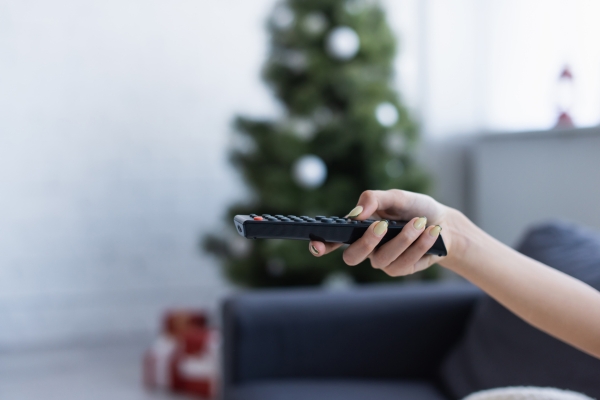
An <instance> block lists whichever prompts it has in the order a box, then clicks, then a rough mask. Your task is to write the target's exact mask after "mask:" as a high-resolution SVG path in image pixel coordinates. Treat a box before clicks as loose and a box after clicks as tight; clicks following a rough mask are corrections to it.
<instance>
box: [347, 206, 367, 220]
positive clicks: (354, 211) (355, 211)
mask: <svg viewBox="0 0 600 400" xmlns="http://www.w3.org/2000/svg"><path fill="white" fill-rule="evenodd" d="M361 212H363V208H362V206H356V207H354V208H353V209H352V211H350V212H349V213H348V215H346V216H345V217H344V218H348V217H349V218H354V217H358V216H359V215H360V213H361Z"/></svg>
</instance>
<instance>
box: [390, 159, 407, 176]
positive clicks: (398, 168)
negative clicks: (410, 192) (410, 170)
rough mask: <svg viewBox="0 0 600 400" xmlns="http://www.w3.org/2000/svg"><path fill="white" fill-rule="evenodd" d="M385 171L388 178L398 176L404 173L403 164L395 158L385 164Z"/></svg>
mask: <svg viewBox="0 0 600 400" xmlns="http://www.w3.org/2000/svg"><path fill="white" fill-rule="evenodd" d="M385 172H386V173H387V174H388V176H389V177H390V178H398V177H400V176H402V174H403V173H404V164H403V163H402V161H400V160H398V159H397V158H395V159H393V160H390V161H388V162H387V163H386V164H385Z"/></svg>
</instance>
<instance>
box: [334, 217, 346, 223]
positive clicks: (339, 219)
mask: <svg viewBox="0 0 600 400" xmlns="http://www.w3.org/2000/svg"><path fill="white" fill-rule="evenodd" d="M335 222H338V223H340V224H344V223H346V220H345V219H343V218H338V219H336V220H335Z"/></svg>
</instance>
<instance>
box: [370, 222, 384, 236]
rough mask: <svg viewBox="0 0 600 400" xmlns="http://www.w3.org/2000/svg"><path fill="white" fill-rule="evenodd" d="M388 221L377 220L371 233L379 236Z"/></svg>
mask: <svg viewBox="0 0 600 400" xmlns="http://www.w3.org/2000/svg"><path fill="white" fill-rule="evenodd" d="M387 227H388V222H387V221H386V220H385V219H384V220H383V221H379V222H378V223H377V225H375V228H373V233H374V234H375V236H381V235H383V234H384V233H385V231H387Z"/></svg>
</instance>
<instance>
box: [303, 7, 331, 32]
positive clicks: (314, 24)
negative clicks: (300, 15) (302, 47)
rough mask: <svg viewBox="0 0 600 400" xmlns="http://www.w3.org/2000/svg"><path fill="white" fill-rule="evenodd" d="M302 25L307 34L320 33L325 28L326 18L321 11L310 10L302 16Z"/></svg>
mask: <svg viewBox="0 0 600 400" xmlns="http://www.w3.org/2000/svg"><path fill="white" fill-rule="evenodd" d="M302 27H303V28H304V31H305V32H306V33H308V34H309V35H313V36H317V35H320V34H321V33H323V32H324V31H325V29H327V18H326V17H325V15H323V13H320V12H312V13H310V14H308V15H307V16H306V17H304V21H303V23H302Z"/></svg>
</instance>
